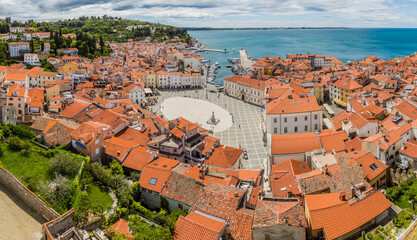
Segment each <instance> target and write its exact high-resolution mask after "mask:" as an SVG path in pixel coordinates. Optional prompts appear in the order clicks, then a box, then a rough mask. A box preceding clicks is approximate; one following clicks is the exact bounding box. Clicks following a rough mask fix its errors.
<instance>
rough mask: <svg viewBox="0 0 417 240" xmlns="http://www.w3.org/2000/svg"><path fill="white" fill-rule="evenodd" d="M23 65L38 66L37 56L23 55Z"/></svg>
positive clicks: (39, 63) (31, 54) (32, 54)
mask: <svg viewBox="0 0 417 240" xmlns="http://www.w3.org/2000/svg"><path fill="white" fill-rule="evenodd" d="M23 62H24V63H26V64H29V65H34V66H40V65H41V62H40V61H39V58H38V54H34V53H25V56H24V60H23Z"/></svg>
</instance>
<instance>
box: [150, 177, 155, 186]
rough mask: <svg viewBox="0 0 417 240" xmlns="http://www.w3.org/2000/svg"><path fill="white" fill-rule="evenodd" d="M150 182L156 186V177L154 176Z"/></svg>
mask: <svg viewBox="0 0 417 240" xmlns="http://www.w3.org/2000/svg"><path fill="white" fill-rule="evenodd" d="M149 184H150V185H153V186H155V184H156V178H154V177H152V178H151V180H150V181H149Z"/></svg>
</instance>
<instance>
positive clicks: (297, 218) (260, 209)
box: [253, 199, 307, 228]
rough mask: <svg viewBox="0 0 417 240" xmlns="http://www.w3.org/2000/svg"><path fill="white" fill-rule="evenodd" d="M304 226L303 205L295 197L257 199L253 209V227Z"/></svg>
mask: <svg viewBox="0 0 417 240" xmlns="http://www.w3.org/2000/svg"><path fill="white" fill-rule="evenodd" d="M286 220H287V221H288V223H287V224H288V225H289V226H296V227H301V228H305V227H307V221H306V218H305V214H304V207H303V206H302V204H301V202H299V201H298V200H297V199H293V201H291V200H287V199H284V200H279V199H278V200H273V201H268V200H261V199H260V200H259V201H258V204H257V205H256V209H255V216H254V219H253V228H262V227H269V226H275V225H284V224H285V222H286Z"/></svg>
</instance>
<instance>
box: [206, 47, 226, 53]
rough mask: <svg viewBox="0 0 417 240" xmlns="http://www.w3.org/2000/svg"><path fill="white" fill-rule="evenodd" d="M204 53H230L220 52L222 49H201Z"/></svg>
mask: <svg viewBox="0 0 417 240" xmlns="http://www.w3.org/2000/svg"><path fill="white" fill-rule="evenodd" d="M201 51H202V52H221V53H228V52H229V51H227V50H220V49H208V48H207V49H201Z"/></svg>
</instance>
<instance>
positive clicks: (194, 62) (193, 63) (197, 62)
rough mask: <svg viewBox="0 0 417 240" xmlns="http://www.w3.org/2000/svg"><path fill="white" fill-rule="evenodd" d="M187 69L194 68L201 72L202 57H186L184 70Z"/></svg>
mask: <svg viewBox="0 0 417 240" xmlns="http://www.w3.org/2000/svg"><path fill="white" fill-rule="evenodd" d="M187 67H192V68H193V69H195V70H197V71H200V68H201V57H200V56H198V55H192V56H187V57H184V68H187Z"/></svg>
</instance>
